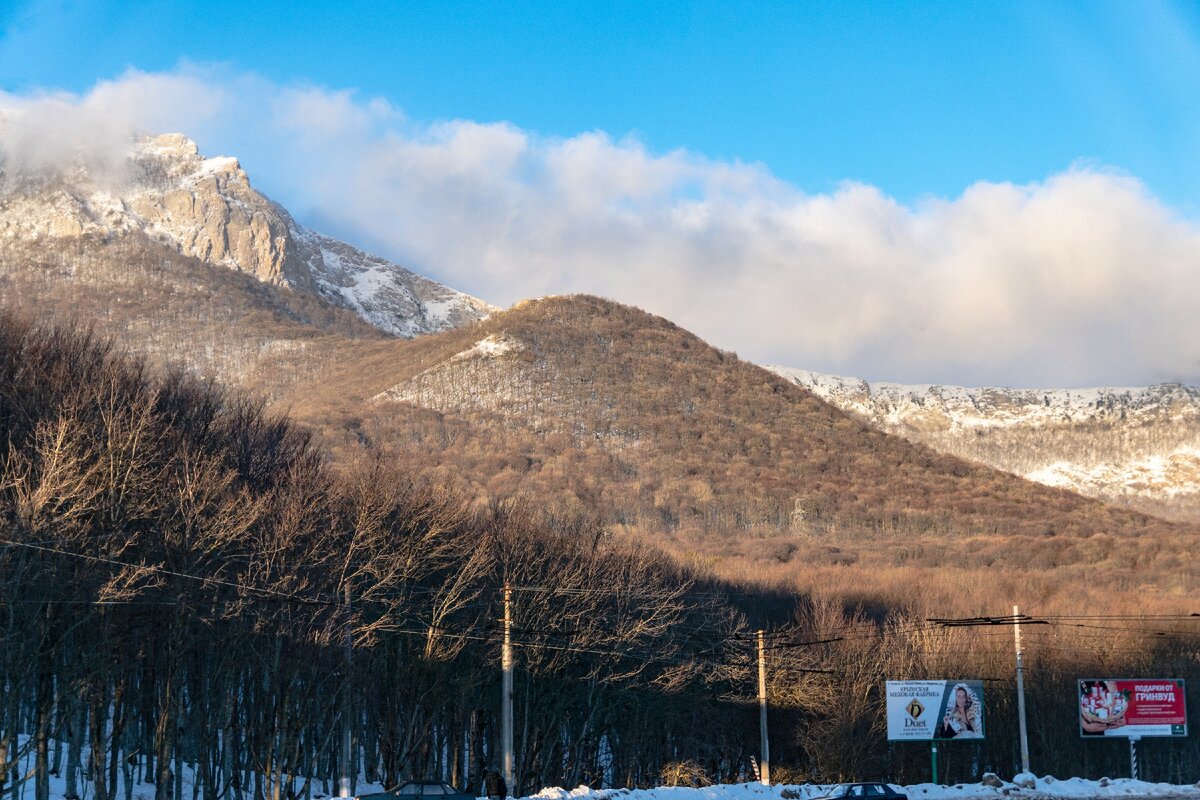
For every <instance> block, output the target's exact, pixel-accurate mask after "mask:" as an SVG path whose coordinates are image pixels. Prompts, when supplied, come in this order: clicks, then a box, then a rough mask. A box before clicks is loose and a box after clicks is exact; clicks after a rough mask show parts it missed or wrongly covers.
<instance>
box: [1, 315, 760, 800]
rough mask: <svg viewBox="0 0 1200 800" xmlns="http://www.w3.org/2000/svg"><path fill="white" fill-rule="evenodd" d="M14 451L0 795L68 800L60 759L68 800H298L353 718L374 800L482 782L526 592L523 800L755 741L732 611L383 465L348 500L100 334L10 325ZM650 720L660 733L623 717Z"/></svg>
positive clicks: (255, 414) (594, 546)
mask: <svg viewBox="0 0 1200 800" xmlns="http://www.w3.org/2000/svg"><path fill="white" fill-rule="evenodd" d="M0 441H3V442H4V443H5V445H4V446H5V453H4V457H3V459H0V526H2V531H0V545H2V546H0V631H2V636H3V641H2V644H3V647H0V686H2V687H3V690H4V693H3V695H2V697H3V700H4V702H2V703H0V760H3V762H4V764H5V767H6V768H5V769H3V770H0V794H5V793H6V781H7V780H8V779H9V777H10V776H12V775H13V774H14V773H13V772H12V770H11V769H10V767H12V768H13V769H15V767H16V765H17V764H19V763H21V764H32V765H33V766H32V769H31V770H30V775H29V777H33V778H34V779H35V784H36V786H35V794H36V797H38V798H42V800H44V798H45V796H46V794H45V791H44V790H45V787H46V785H47V784H46V783H45V782H46V781H47V780H48V772H49V766H48V761H47V759H48V748H49V742H50V741H51V740H55V741H57V742H59V743H60V744H59V745H56V748H57V747H60V746H61V743H64V742H66V743H68V745H67V746H68V748H69V749H68V752H67V755H66V757H65V759H62V760H61V763H63V764H65V767H64V768H65V770H66V776H65V779H66V781H67V786H68V787H69V788H68V793H69V794H70V792H71V790H72V789H76V788H77V789H79V790H81V791H82V790H83V785H84V784H85V783H87V784H88V791H87V792H86V793H85V795H84V796H88V797H93V798H97V800H108V799H109V798H112V797H113V795H114V793H115V792H116V790H117V786H118V781H119V780H120V781H121V782H123V784H124V785H126V786H131V781H132V780H134V779H135V776H133V775H131V774H130V772H128V771H125V770H126V769H127V768H130V769H132V766H131V765H136V769H137V773H138V774H137V776H136V779H138V780H148V781H149V782H152V783H153V784H154V785H155V786H156V787H157V788H156V792H155V793H156V796H157V797H158V798H159V800H170V798H173V797H178V795H177V794H176V793H175V792H174V791H173V789H172V786H173V785H175V786H177V785H179V784H178V783H173V782H174V781H176V780H177V779H178V780H182V775H183V772H184V769H185V767H184V766H183V764H184V763H185V762H186V764H188V765H189V766H190V769H191V780H192V781H194V785H195V786H196V790H197V791H198V792H199V793H200V796H202V797H204V798H215V797H219V796H229V794H230V793H231V792H232V793H233V794H234V795H235V796H237V797H243V796H245V795H246V794H252V796H254V797H260V798H261V797H280V796H282V795H283V794H284V793H287V792H291V791H293V790H295V789H297V788H299V787H296V786H294V785H293V784H292V783H291V780H292V776H295V777H296V778H298V779H299V780H301V781H308V780H312V779H317V780H322V781H326V782H328V781H329V780H331V779H332V777H333V776H335V775H336V774H337V770H338V764H337V760H336V753H337V752H338V749H337V748H338V745H337V740H336V737H333V736H330V735H329V734H330V731H332V730H335V729H336V728H337V726H338V725H339V724H340V722H341V720H342V719H343V718H344V717H343V715H345V714H349V715H351V716H352V725H353V729H354V741H355V742H358V743H360V744H359V745H357V746H358V747H359V748H360V751H359V752H361V753H362V754H363V761H364V762H365V763H367V764H369V765H370V766H369V767H368V768H367V777H368V780H371V781H373V782H379V783H385V784H386V785H388V786H394V785H396V784H397V783H398V782H399V781H400V780H401V779H406V778H412V777H426V776H428V775H431V774H452V775H454V776H456V782H458V780H457V776H462V778H463V782H464V783H465V782H466V781H467V780H472V781H476V782H477V779H478V778H479V776H480V775H481V774H482V771H483V768H484V766H485V761H484V759H485V747H486V748H488V752H494V751H493V750H492V748H494V746H495V741H494V738H491V739H489V738H488V737H491V736H492V735H493V733H494V731H495V730H496V724H497V722H496V711H497V705H498V704H497V703H496V702H495V700H496V698H498V697H499V687H498V678H499V670H498V669H497V668H496V667H497V664H498V653H499V641H500V640H499V632H498V630H497V628H496V625H495V622H494V621H495V620H496V619H498V618H499V616H500V604H501V597H502V593H501V586H502V585H505V584H508V585H509V586H511V587H512V588H513V591H514V593H515V594H516V599H515V601H514V603H513V609H514V610H513V614H514V617H513V619H514V626H515V630H516V631H517V638H518V642H519V647H518V652H519V663H520V669H521V673H520V674H521V675H522V676H523V679H524V680H525V681H526V684H525V686H524V687H523V688H522V698H523V703H524V706H523V708H522V709H521V712H520V713H521V720H522V724H524V725H525V728H524V730H525V740H524V742H523V744H522V750H521V761H520V762H518V767H519V769H520V771H521V772H520V774H521V775H522V776H524V778H523V785H525V786H528V785H530V784H531V783H532V784H536V785H538V786H540V785H544V784H545V783H551V782H554V783H562V782H564V781H565V782H576V783H578V782H579V781H580V780H582V776H583V775H584V774H585V773H586V772H587V771H588V770H591V769H593V768H594V765H595V763H596V759H597V748H598V747H599V746H600V745H599V741H598V734H595V731H596V730H597V729H601V730H604V731H606V732H607V733H608V734H609V739H608V745H607V747H608V755H607V757H609V758H615V759H619V763H622V764H624V765H625V766H624V767H623V768H626V769H633V768H635V767H636V768H638V769H641V768H643V767H644V768H646V769H649V770H652V771H656V770H657V769H658V765H661V763H662V762H663V759H664V756H665V755H666V754H665V751H663V750H662V749H661V744H662V742H663V741H664V739H667V740H669V739H671V738H673V737H674V738H678V740H680V741H684V740H685V739H687V737H688V736H689V734H690V731H693V730H695V728H696V727H697V725H698V721H697V719H696V718H695V714H696V713H697V711H696V708H695V706H696V702H697V699H698V698H705V699H713V700H714V703H715V705H710V707H709V708H708V709H707V711H706V712H705V716H706V717H707V718H708V719H709V721H711V722H712V723H713V724H712V726H711V729H710V731H709V733H708V734H707V735H706V737H705V738H703V740H701V741H695V740H692V741H695V744H694V745H693V747H692V750H691V754H692V755H693V756H700V755H701V754H702V753H709V754H711V753H712V752H716V751H718V750H720V748H722V747H725V746H727V745H728V739H729V737H730V736H734V733H733V731H738V729H739V727H740V726H742V724H743V723H744V722H747V721H748V719H746V717H747V715H745V714H743V713H742V712H741V711H740V710H739V709H738V708H737V707H736V705H735V706H734V707H731V708H729V709H725V710H722V708H721V707H720V704H719V703H718V702H716V700H715V698H716V697H719V696H720V695H721V694H722V693H724V692H726V691H728V690H729V685H728V683H727V681H728V680H730V679H731V678H732V679H735V680H741V679H743V678H744V677H745V675H748V674H749V673H748V672H746V671H745V670H744V669H743V668H744V667H745V665H746V664H747V663H748V662H747V659H746V655H745V646H746V644H747V643H748V642H749V641H750V639H749V637H748V636H747V635H746V634H745V623H744V621H743V619H742V617H741V615H740V614H739V613H737V612H735V611H734V610H733V608H732V607H731V606H730V605H729V604H728V603H727V602H726V601H725V599H723V598H724V597H725V592H724V591H723V590H721V588H720V587H719V586H717V585H715V584H712V583H711V582H710V583H706V584H705V585H704V586H703V587H700V586H697V585H696V583H695V580H694V577H693V576H692V575H691V574H690V573H689V572H688V571H687V570H684V569H681V568H680V567H678V566H676V565H675V564H673V563H672V562H671V561H670V560H669V559H667V558H666V557H664V556H661V555H656V554H655V553H653V552H648V551H645V550H642V549H639V548H637V547H634V546H631V545H629V544H627V543H619V542H616V541H614V540H613V539H612V538H611V537H609V536H606V535H605V534H604V533H603V531H600V530H598V529H596V528H595V527H593V526H589V525H588V524H587V523H585V522H582V521H580V520H574V521H572V520H568V519H565V518H559V519H558V520H557V521H547V520H548V517H547V516H545V515H541V514H534V513H531V512H528V511H526V510H522V509H520V508H518V507H514V506H511V505H506V506H495V507H492V508H489V509H486V510H483V511H479V510H472V509H470V508H469V507H468V505H467V504H466V503H465V502H464V501H463V500H462V499H461V498H458V497H455V496H454V495H453V494H451V493H448V492H446V491H444V490H443V489H442V488H440V487H438V486H437V485H435V484H430V483H428V482H425V481H421V480H419V479H417V478H416V477H414V475H413V474H412V473H411V472H409V471H406V470H402V469H399V468H397V467H394V466H390V465H388V464H385V463H382V462H380V461H379V460H374V459H366V460H363V461H361V462H356V463H354V464H345V465H342V468H341V469H339V470H338V471H337V472H336V473H335V472H333V471H332V470H331V469H330V468H329V467H327V466H326V464H325V459H324V458H323V457H322V455H321V454H320V453H319V452H318V451H317V450H315V449H314V448H313V447H312V446H311V445H310V443H309V438H308V436H307V434H305V433H303V432H302V431H300V430H298V429H297V428H295V427H294V426H293V425H292V424H291V423H289V422H288V421H287V420H286V419H284V418H279V417H272V416H269V415H265V414H264V413H263V412H262V410H261V409H260V407H259V406H258V405H257V404H255V403H254V402H251V401H249V400H247V399H245V398H244V397H242V396H240V395H238V394H237V393H229V392H225V391H222V390H219V389H217V388H214V387H213V386H211V385H208V384H205V383H201V382H199V381H197V380H195V379H193V378H190V377H187V376H186V375H183V374H179V373H176V374H171V375H166V376H160V377H152V376H151V375H149V374H148V373H147V371H146V370H145V369H143V368H142V367H141V366H140V365H139V363H138V362H136V361H130V360H128V359H126V358H124V357H122V356H120V355H117V354H114V352H113V351H112V350H111V348H109V347H108V346H106V345H103V344H100V343H98V342H97V341H96V340H94V339H93V338H91V337H90V336H89V335H87V334H84V333H80V332H78V331H75V330H71V329H63V328H60V329H50V328H45V327H31V326H29V325H28V324H25V323H22V322H20V321H16V320H14V319H13V318H12V317H11V316H7V315H5V316H0ZM346 597H349V598H350V601H351V604H350V607H349V608H347V607H346V606H345V605H343V599H344V598H346ZM683 631H686V632H687V633H686V634H683V633H681V632H683ZM348 632H350V633H352V640H353V656H352V659H353V672H352V674H350V675H348V674H347V673H346V672H345V671H344V668H343V666H342V663H343V661H342V659H343V649H342V643H343V642H344V641H345V635H346V634H347V633H348ZM699 650H703V651H704V654H703V656H698V655H695V653H696V652H697V651H699ZM739 664H740V665H741V666H739ZM714 665H717V667H716V668H714ZM731 670H732V671H731ZM743 672H744V673H745V675H743V674H742V673H743ZM347 681H349V683H347ZM722 681H725V683H723V682H722ZM342 687H346V688H347V689H348V690H349V693H348V694H346V693H343V692H342V691H341V690H340V689H341V688H342ZM722 687H724V688H722ZM651 695H652V696H653V697H654V701H653V702H654V707H655V709H656V715H655V717H654V719H652V720H648V719H645V718H643V717H638V716H636V715H627V714H624V713H623V711H622V709H626V708H628V707H630V706H631V705H637V704H639V703H641V702H644V701H646V698H647V697H648V696H651ZM737 736H738V737H740V733H739V734H737ZM485 741H487V742H488V743H487V744H486V745H485ZM464 743H465V744H466V749H465V751H464V748H463V747H462V746H460V745H463V744H464ZM34 750H36V753H35V752H34ZM60 755H61V754H60ZM84 759H86V761H85V760H84ZM118 765H125V766H121V767H119V766H118ZM122 771H123V772H122ZM23 773H24V769H22V774H23ZM122 776H123V777H122ZM22 780H24V779H22ZM282 781H287V783H286V784H284V783H281V782H282ZM325 785H326V786H327V785H328V784H327V783H326V784H325ZM514 788H515V789H516V790H517V791H519V790H520V787H514ZM302 791H303V793H304V795H305V796H311V795H319V794H322V793H323V792H322V790H321V789H320V788H318V787H316V786H312V785H307V786H305V787H304V788H303V789H302ZM326 791H327V790H326Z"/></svg>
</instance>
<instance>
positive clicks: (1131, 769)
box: [1129, 736, 1138, 781]
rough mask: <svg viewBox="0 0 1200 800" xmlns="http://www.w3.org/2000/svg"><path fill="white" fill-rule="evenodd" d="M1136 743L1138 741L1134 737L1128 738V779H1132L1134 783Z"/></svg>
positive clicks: (1135, 774)
mask: <svg viewBox="0 0 1200 800" xmlns="http://www.w3.org/2000/svg"><path fill="white" fill-rule="evenodd" d="M1137 743H1138V740H1137V737H1136V736H1130V737H1129V773H1130V777H1132V778H1133V779H1134V780H1135V781H1136V780H1137V779H1138V769H1137Z"/></svg>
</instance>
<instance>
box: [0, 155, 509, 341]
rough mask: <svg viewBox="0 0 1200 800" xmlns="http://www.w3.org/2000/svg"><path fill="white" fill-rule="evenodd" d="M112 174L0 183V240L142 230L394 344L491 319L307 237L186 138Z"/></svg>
mask: <svg viewBox="0 0 1200 800" xmlns="http://www.w3.org/2000/svg"><path fill="white" fill-rule="evenodd" d="M117 166H118V168H116V169H106V170H103V171H101V170H98V169H97V168H96V167H95V166H89V165H87V164H84V163H82V162H81V163H78V164H75V165H72V166H71V167H70V168H68V169H66V170H64V171H62V172H60V173H59V174H56V175H53V176H42V177H40V178H39V179H36V180H34V179H30V177H29V176H21V179H19V180H18V179H16V178H15V177H13V176H9V179H7V180H3V181H0V238H3V237H7V238H12V239H18V238H19V239H26V240H28V239H38V238H42V237H47V238H51V239H63V238H73V237H81V236H95V237H100V238H108V237H113V236H119V235H121V234H125V233H130V232H141V233H144V234H146V235H148V236H150V237H151V238H153V239H155V240H157V241H159V242H162V243H164V244H167V245H169V246H170V247H172V248H174V249H175V250H177V251H178V252H180V253H182V254H184V255H188V256H193V257H196V258H199V259H201V260H204V261H207V262H210V263H213V264H218V265H220V266H224V267H228V268H230V269H235V270H238V271H241V272H245V273H248V274H250V275H253V276H254V277H255V278H257V279H258V280H261V281H263V282H266V283H271V284H275V285H283V286H288V287H291V288H293V289H296V290H299V291H303V292H308V293H312V294H317V295H320V296H322V297H324V298H325V299H327V300H329V301H331V302H333V303H335V304H337V305H340V306H343V307H346V308H350V309H352V310H354V311H356V312H357V313H358V314H359V315H361V316H362V317H363V318H364V319H366V320H367V321H368V322H370V323H371V324H373V325H375V326H376V327H379V328H381V329H383V330H385V331H387V332H388V333H391V334H394V335H397V336H404V337H411V336H415V335H418V334H421V333H429V332H434V331H439V330H446V329H448V328H453V327H458V326H460V325H464V324H468V323H470V322H474V321H477V320H480V319H482V318H484V317H486V316H487V315H488V314H490V313H491V312H492V311H494V310H495V309H494V308H493V307H492V306H490V305H488V304H487V303H485V302H483V301H481V300H478V299H476V298H474V297H470V296H469V295H466V294H463V293H462V292H458V291H456V290H454V289H450V288H449V287H446V286H443V285H441V284H438V283H436V282H434V281H431V280H429V279H427V278H424V277H422V276H420V275H417V274H415V273H413V272H411V271H409V270H407V269H405V268H403V267H401V266H399V265H397V264H394V263H392V262H390V261H387V260H386V259H383V258H379V257H377V256H372V255H369V254H367V253H365V252H363V251H362V250H359V249H358V248H355V247H353V246H352V245H349V244H346V243H345V242H341V241H338V240H337V239H333V238H332V237H328V236H324V235H322V234H319V233H317V232H315V231H311V230H309V229H307V228H305V227H304V226H302V225H300V224H299V223H298V222H296V220H295V219H293V218H292V216H291V215H290V214H289V213H288V212H287V210H286V209H284V208H283V207H282V206H280V205H278V204H277V203H274V202H272V201H271V200H270V199H268V198H267V197H266V196H265V195H263V194H262V193H261V192H259V191H258V190H257V189H256V188H255V187H254V186H253V185H252V184H251V181H250V179H249V177H248V176H247V174H246V172H245V171H244V170H243V169H242V167H241V165H240V164H239V162H238V160H237V159H236V158H231V157H228V156H218V157H212V158H205V157H204V156H203V155H202V154H201V153H200V149H199V147H198V146H197V144H196V143H195V142H194V141H193V140H191V139H189V138H188V137H187V136H184V135H183V134H180V133H167V134H162V135H158V136H148V137H143V138H140V139H137V140H135V141H133V142H131V143H130V147H129V151H128V153H127V155H126V157H125V158H124V160H123V161H120V163H119V164H118V165H117ZM2 167H3V165H2V164H0V175H3V171H2Z"/></svg>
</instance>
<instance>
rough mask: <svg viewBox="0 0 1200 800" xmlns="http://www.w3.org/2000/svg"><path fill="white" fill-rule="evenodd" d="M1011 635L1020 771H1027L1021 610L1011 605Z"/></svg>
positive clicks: (1027, 734) (1027, 742) (1027, 747)
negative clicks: (1015, 675) (1019, 741)
mask: <svg viewBox="0 0 1200 800" xmlns="http://www.w3.org/2000/svg"><path fill="white" fill-rule="evenodd" d="M1013 637H1014V638H1015V642H1014V643H1015V644H1016V648H1017V724H1018V725H1019V726H1020V728H1021V772H1029V733H1028V731H1027V729H1026V727H1025V652H1024V651H1023V650H1022V649H1021V612H1020V610H1018V608H1017V607H1016V605H1014V606H1013Z"/></svg>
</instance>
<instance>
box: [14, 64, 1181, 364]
mask: <svg viewBox="0 0 1200 800" xmlns="http://www.w3.org/2000/svg"><path fill="white" fill-rule="evenodd" d="M0 114H2V115H3V118H4V120H5V122H4V124H3V125H0V158H3V159H4V161H5V164H6V168H8V169H14V168H20V169H44V168H48V167H52V166H53V165H55V164H58V163H63V162H64V161H66V160H69V159H71V158H75V159H80V158H82V159H86V160H88V161H90V162H92V163H94V164H97V165H100V166H101V167H106V168H110V169H112V170H119V167H120V164H121V158H122V154H123V153H124V149H125V142H127V141H128V136H129V134H130V132H131V131H134V130H144V131H151V132H156V133H158V132H166V131H181V132H184V133H187V134H188V135H189V136H191V137H192V138H194V139H196V140H197V141H198V143H199V145H200V148H201V151H202V152H204V153H205V154H207V155H220V154H226V155H236V156H238V157H240V158H241V160H242V163H243V165H244V166H245V167H246V169H247V171H248V172H249V174H250V176H251V179H252V180H254V181H255V182H256V183H257V184H258V185H259V186H260V188H262V189H263V190H264V191H266V192H267V193H268V194H270V195H272V196H273V197H274V198H275V199H277V200H279V201H280V202H282V203H283V204H284V205H285V206H287V207H288V208H290V209H291V210H292V211H293V213H295V214H296V215H297V216H298V217H299V218H300V219H301V220H302V221H305V222H306V223H308V224H310V225H312V226H313V227H316V228H317V229H319V230H323V231H325V232H328V233H331V234H334V235H340V236H342V237H343V238H347V239H348V240H350V241H352V242H354V243H355V244H359V245H360V246H364V247H366V248H367V249H371V250H374V251H377V252H380V253H381V254H382V255H385V256H388V257H390V258H393V259H395V260H398V261H400V262H401V263H404V264H406V265H407V266H409V267H411V268H413V269H415V270H416V271H418V272H422V273H424V274H427V275H429V276H431V277H434V278H436V279H438V280H442V281H444V282H447V283H449V284H451V285H453V286H455V287H456V288H461V289H464V290H466V291H468V292H471V293H472V294H475V295H478V296H480V297H483V298H485V299H487V300H489V301H491V302H493V303H497V304H507V303H511V302H514V301H516V300H518V299H521V298H524V297H530V296H537V295H544V294H561V293H568V292H589V293H594V294H600V295H604V296H606V297H611V298H613V299H616V300H620V301H622V302H627V303H632V304H635V305H638V306H640V307H642V308H645V309H647V310H650V311H653V312H655V313H658V314H662V315H664V316H666V317H669V318H671V319H672V320H674V321H676V322H678V323H679V324H681V325H683V326H684V327H687V328H689V329H691V330H693V331H695V332H696V333H698V334H700V335H701V336H703V337H704V338H706V339H707V340H708V341H710V342H712V343H713V344H715V345H717V346H719V347H723V348H725V349H731V350H736V351H737V352H738V353H739V354H741V355H742V356H743V357H746V358H750V359H752V360H755V361H759V362H762V363H766V362H771V363H781V364H786V365H788V366H796V367H803V368H807V369H815V370H820V371H827V372H836V373H840V374H844V375H857V376H861V377H866V378H869V379H874V380H897V381H904V382H942V383H960V384H966V385H1012V386H1084V385H1101V384H1103V385H1141V384H1147V383H1155V382H1162V381H1172V380H1176V381H1182V382H1185V383H1191V384H1197V383H1200V325H1198V324H1197V309H1198V308H1200V222H1198V221H1197V220H1194V219H1188V218H1185V217H1183V216H1181V215H1180V214H1179V213H1178V212H1176V211H1175V210H1173V209H1171V208H1169V207H1166V206H1164V205H1163V204H1162V203H1161V202H1159V201H1158V200H1156V198H1155V197H1154V196H1153V195H1152V194H1151V193H1150V192H1149V191H1148V190H1147V188H1146V187H1145V186H1144V185H1143V184H1142V183H1140V182H1139V181H1138V180H1137V179H1135V178H1133V177H1130V176H1127V175H1123V174H1120V173H1119V172H1116V171H1114V170H1110V169H1105V168H1101V167H1097V166H1088V165H1084V166H1078V165H1077V166H1073V167H1070V168H1069V169H1066V170H1065V171H1064V172H1062V173H1061V174H1057V175H1052V176H1049V177H1047V178H1046V179H1045V180H1044V181H1041V182H1039V183H1033V184H1028V185H1013V184H1008V183H991V182H979V183H976V184H974V185H971V186H969V187H967V188H966V189H965V190H964V191H963V192H962V194H961V195H960V196H958V197H954V198H936V197H930V198H926V199H922V200H920V201H918V202H916V203H914V204H903V203H899V202H897V201H895V200H894V199H892V198H890V197H888V196H887V194H886V193H885V192H884V191H882V190H881V189H879V188H876V187H873V186H868V185H863V184H859V183H845V184H843V185H841V186H840V187H838V188H837V189H836V190H834V191H832V192H829V193H821V194H810V193H805V192H802V191H800V190H799V189H797V188H796V187H794V186H792V185H790V184H788V183H787V182H785V181H782V180H780V179H779V178H777V177H775V176H773V175H772V174H771V173H770V171H769V170H768V169H767V168H766V167H765V166H763V165H758V164H745V163H740V162H722V161H714V160H710V159H707V158H705V157H703V156H702V155H699V154H696V153H692V152H687V151H684V150H678V151H674V152H669V153H652V152H648V151H647V149H646V148H645V147H644V146H643V145H642V144H640V143H639V142H638V141H637V140H636V139H633V138H623V139H615V138H613V137H611V136H609V135H607V134H605V133H602V132H586V133H581V134H579V135H577V136H573V137H570V138H548V137H543V136H539V135H537V134H535V133H532V132H529V131H525V130H521V129H520V128H517V127H514V126H512V125H509V124H505V123H480V122H475V121H469V120H453V121H440V122H422V121H414V120H411V119H408V118H407V117H405V115H404V114H403V112H402V111H401V110H400V109H397V108H395V107H394V106H392V105H391V104H389V103H388V102H386V101H384V100H379V99H373V98H363V97H360V96H358V95H357V94H355V93H354V92H349V91H333V90H329V89H324V88H320V87H312V86H301V85H279V84H275V83H272V82H270V81H266V80H264V79H261V78H258V77H256V76H253V75H245V74H237V73H231V72H229V71H227V70H222V69H220V68H202V67H190V66H185V67H182V68H180V69H179V70H177V71H174V72H170V73H158V74H147V73H141V72H129V73H127V74H126V75H124V76H122V77H120V78H119V79H116V80H112V81H106V82H102V83H99V84H97V85H96V86H94V87H93V88H92V89H91V90H90V91H88V92H87V93H85V94H83V95H68V94H39V95H22V96H16V95H10V94H2V93H0Z"/></svg>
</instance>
